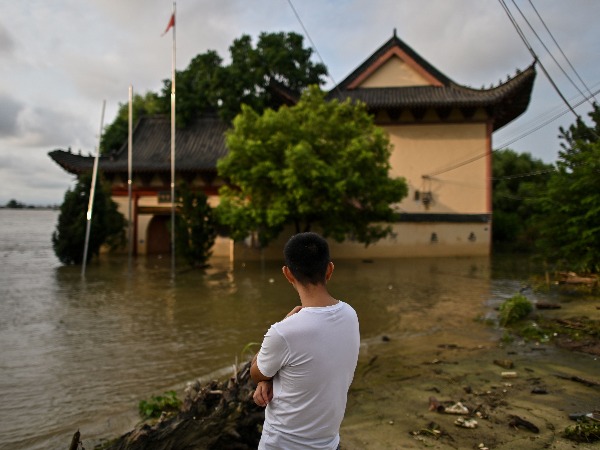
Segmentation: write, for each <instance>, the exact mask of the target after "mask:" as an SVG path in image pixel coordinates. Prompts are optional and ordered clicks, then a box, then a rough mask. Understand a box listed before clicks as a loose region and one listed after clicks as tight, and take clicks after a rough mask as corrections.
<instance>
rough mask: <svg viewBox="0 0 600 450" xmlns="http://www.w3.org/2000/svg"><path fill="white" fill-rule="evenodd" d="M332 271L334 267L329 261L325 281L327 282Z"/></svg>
mask: <svg viewBox="0 0 600 450" xmlns="http://www.w3.org/2000/svg"><path fill="white" fill-rule="evenodd" d="M333 269H335V266H334V265H333V263H332V262H331V261H329V264H327V271H326V272H325V281H329V279H330V278H331V275H332V274H333Z"/></svg>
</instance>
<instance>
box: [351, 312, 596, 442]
mask: <svg viewBox="0 0 600 450" xmlns="http://www.w3.org/2000/svg"><path fill="white" fill-rule="evenodd" d="M554 314H557V313H554ZM465 326H466V328H467V329H465V330H463V333H457V334H452V335H435V334H434V335H430V336H420V337H416V338H414V339H411V340H408V341H407V340H406V339H403V338H401V337H394V336H381V337H379V338H377V339H373V340H372V342H368V343H366V344H365V345H364V346H363V348H362V349H361V356H360V360H359V366H358V369H357V372H356V375H355V380H354V383H353V385H352V388H351V391H350V394H349V399H348V407H347V410H346V416H345V419H344V422H343V423H342V429H341V433H340V434H341V437H342V449H343V450H359V449H361V450H364V449H373V450H378V449H382V450H383V449H387V450H393V449H424V448H431V449H447V448H456V449H482V450H483V449H485V448H487V449H495V450H500V449H507V450H508V449H558V450H566V449H573V448H576V449H582V450H583V449H592V448H596V449H597V448H600V443H598V442H596V443H593V444H590V443H577V442H574V441H571V440H568V439H566V438H564V437H563V431H564V430H565V428H566V427H568V426H570V425H574V424H575V423H576V422H575V421H574V420H572V419H570V418H569V415H572V414H577V413H589V412H591V411H593V410H599V409H600V357H599V356H597V355H591V354H587V353H582V352H577V351H572V350H565V349H561V348H558V347H557V346H556V345H555V344H553V343H545V344H539V343H535V342H525V341H523V340H519V339H516V340H515V341H513V342H511V343H510V344H502V343H501V340H500V339H499V336H498V335H497V334H496V335H495V334H494V333H493V332H492V331H491V330H487V331H486V330H484V329H482V328H481V327H480V326H479V325H475V324H473V325H470V324H466V325H465ZM469 328H471V329H469ZM474 341H479V344H477V345H473V342H474ZM505 372H511V373H509V374H506V373H505ZM585 381H591V382H592V383H587V384H586V383H585ZM594 383H595V384H594ZM432 397H433V398H434V399H435V400H436V401H437V403H434V404H433V407H435V406H436V405H442V406H450V405H453V404H456V403H457V402H461V404H462V405H463V406H466V407H467V408H468V410H469V414H468V415H465V416H460V415H454V414H448V413H445V412H439V411H438V410H436V409H434V408H430V405H431V402H432V400H434V399H432ZM442 409H443V408H439V410H442ZM474 411H475V412H476V413H475V414H473V412H474ZM515 416H516V417H517V418H515ZM459 417H463V418H464V419H468V418H473V419H474V420H475V421H476V422H477V425H476V428H463V427H459V426H457V425H456V424H455V422H456V421H457V419H459ZM519 419H523V421H525V422H523V421H520V422H519ZM528 424H532V425H533V426H534V427H533V430H534V431H532V430H531V429H528V428H527V426H525V425H528ZM515 425H516V426H515ZM535 428H537V429H538V430H539V432H535ZM433 430H437V431H433Z"/></svg>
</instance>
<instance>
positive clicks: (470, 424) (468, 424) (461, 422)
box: [454, 417, 477, 428]
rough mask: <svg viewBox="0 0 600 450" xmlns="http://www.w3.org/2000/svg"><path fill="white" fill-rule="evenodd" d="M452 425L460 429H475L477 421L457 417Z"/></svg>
mask: <svg viewBox="0 0 600 450" xmlns="http://www.w3.org/2000/svg"><path fill="white" fill-rule="evenodd" d="M454 425H456V426H457V427H461V428H477V421H476V420H475V419H465V418H464V417H459V418H458V419H456V420H455V421H454Z"/></svg>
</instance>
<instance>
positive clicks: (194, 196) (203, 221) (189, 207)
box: [175, 184, 217, 267]
mask: <svg viewBox="0 0 600 450" xmlns="http://www.w3.org/2000/svg"><path fill="white" fill-rule="evenodd" d="M178 193H179V200H178V205H177V206H178V214H177V216H176V219H175V236H176V237H175V250H176V252H177V255H178V256H182V257H183V259H184V260H185V261H186V262H187V263H188V264H189V265H190V266H192V267H203V266H205V265H206V262H207V261H208V259H209V258H210V256H211V254H212V251H211V249H212V246H213V244H214V243H215V238H216V236H217V231H216V222H215V219H214V218H213V210H212V208H211V207H210V205H209V204H208V201H207V198H206V195H205V194H204V193H203V192H196V191H192V190H190V189H189V188H188V187H187V186H185V185H183V184H182V185H180V187H179V189H178Z"/></svg>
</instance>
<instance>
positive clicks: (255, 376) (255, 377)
mask: <svg viewBox="0 0 600 450" xmlns="http://www.w3.org/2000/svg"><path fill="white" fill-rule="evenodd" d="M257 357H258V353H257V354H256V355H254V358H252V364H251V365H250V377H252V381H254V382H255V383H256V384H258V383H260V382H261V381H269V380H271V379H272V378H273V377H266V376H264V375H263V374H262V373H261V371H260V370H259V369H258V364H257V363H256V358H257Z"/></svg>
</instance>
